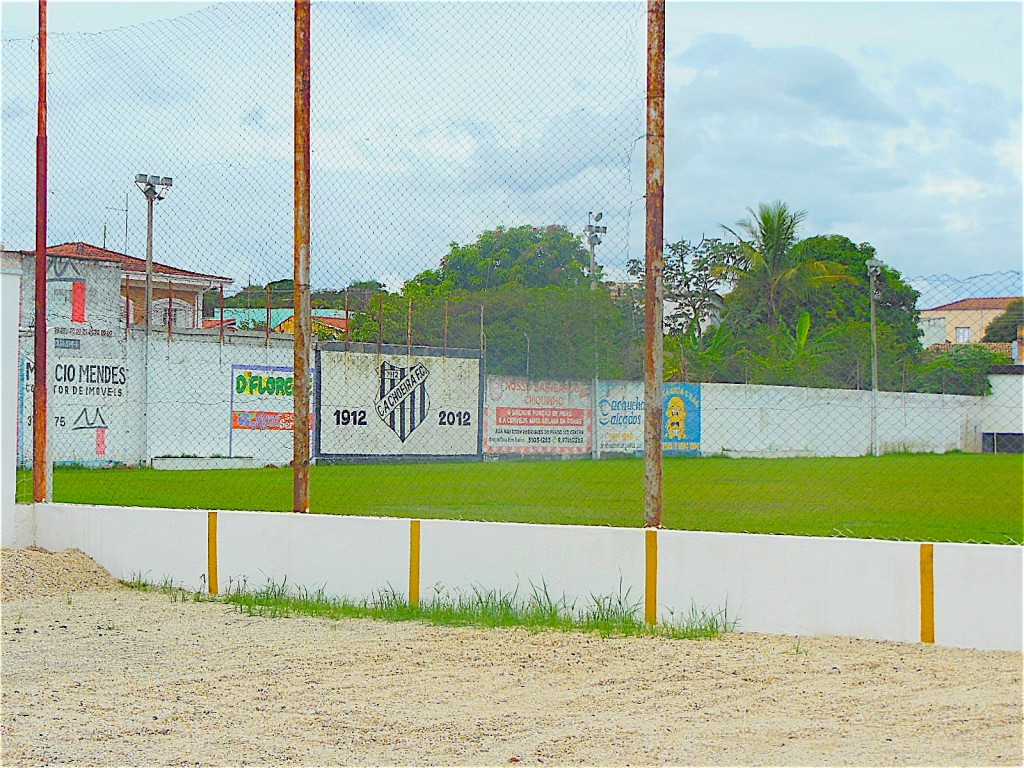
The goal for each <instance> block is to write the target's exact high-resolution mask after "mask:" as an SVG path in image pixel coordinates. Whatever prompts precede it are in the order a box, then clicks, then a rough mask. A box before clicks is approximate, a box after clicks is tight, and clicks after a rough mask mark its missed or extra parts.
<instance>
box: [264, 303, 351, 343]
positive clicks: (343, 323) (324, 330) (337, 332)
mask: <svg viewBox="0 0 1024 768" xmlns="http://www.w3.org/2000/svg"><path fill="white" fill-rule="evenodd" d="M321 311H322V310H321ZM342 314H344V310H342ZM311 320H312V323H313V332H314V333H316V332H317V331H319V332H320V333H319V334H317V335H318V336H322V337H327V338H331V339H338V340H341V339H344V338H345V335H346V334H347V333H348V319H347V318H345V317H330V316H324V315H319V314H317V310H313V311H312V317H311ZM274 330H275V331H277V332H278V333H294V332H295V315H294V314H290V315H288V317H286V318H285V319H284V320H283V321H281V322H280V323H278V324H277V325H276V326H274Z"/></svg>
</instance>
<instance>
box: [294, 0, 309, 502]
mask: <svg viewBox="0 0 1024 768" xmlns="http://www.w3.org/2000/svg"><path fill="white" fill-rule="evenodd" d="M309 51H310V8H309V0H295V264H294V275H295V278H294V279H295V292H294V301H293V305H292V306H293V309H294V313H295V324H294V335H295V342H294V345H295V352H294V357H293V360H294V374H295V378H294V382H295V383H294V389H293V391H294V393H295V402H294V409H295V429H294V431H293V437H294V440H293V452H292V455H293V459H292V476H293V481H294V482H293V486H294V494H293V505H292V509H293V511H295V512H309V367H310V366H309V352H310V336H311V326H312V319H311V317H310V303H309V219H310V213H309V162H310V158H309V114H310V105H309V95H310V87H309V86H310V74H309V69H310V55H309Z"/></svg>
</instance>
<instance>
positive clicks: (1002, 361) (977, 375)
mask: <svg viewBox="0 0 1024 768" xmlns="http://www.w3.org/2000/svg"><path fill="white" fill-rule="evenodd" d="M1010 362H1011V360H1010V357H1009V356H1008V355H1002V354H999V353H998V352H992V351H991V350H988V349H986V348H985V347H982V346H980V345H977V344H956V345H954V346H953V348H952V349H950V350H947V351H944V352H931V351H926V352H925V353H924V355H923V356H922V361H921V363H920V364H919V365H916V366H915V367H914V376H915V381H914V389H915V391H917V392H934V393H941V394H947V395H987V394H989V392H990V391H991V385H990V384H989V380H988V370H989V368H991V367H992V366H993V365H1006V364H1009V363H1010Z"/></svg>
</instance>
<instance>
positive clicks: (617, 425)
mask: <svg viewBox="0 0 1024 768" xmlns="http://www.w3.org/2000/svg"><path fill="white" fill-rule="evenodd" d="M596 421H597V446H598V450H599V451H600V452H601V453H602V454H604V453H632V454H640V453H643V450H644V384H643V382H642V381H599V382H598V383H597V415H596Z"/></svg>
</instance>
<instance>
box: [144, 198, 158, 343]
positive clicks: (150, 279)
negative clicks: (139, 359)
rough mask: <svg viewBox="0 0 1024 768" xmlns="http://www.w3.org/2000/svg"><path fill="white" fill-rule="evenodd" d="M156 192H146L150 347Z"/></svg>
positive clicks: (147, 340)
mask: <svg viewBox="0 0 1024 768" xmlns="http://www.w3.org/2000/svg"><path fill="white" fill-rule="evenodd" d="M155 199H156V195H155V194H150V193H149V192H146V347H147V349H148V348H149V331H150V328H151V327H152V322H151V321H150V315H151V314H152V313H153V202H154V200H155Z"/></svg>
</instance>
